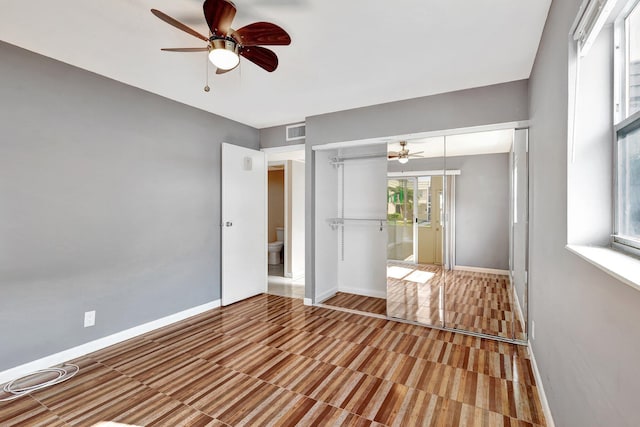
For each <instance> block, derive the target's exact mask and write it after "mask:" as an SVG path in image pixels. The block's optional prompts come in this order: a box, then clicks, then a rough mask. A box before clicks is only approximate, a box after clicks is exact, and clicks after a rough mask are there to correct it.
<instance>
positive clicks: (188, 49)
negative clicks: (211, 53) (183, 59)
mask: <svg viewBox="0 0 640 427" xmlns="http://www.w3.org/2000/svg"><path fill="white" fill-rule="evenodd" d="M160 50H163V51H165V52H206V51H208V50H209V48H208V47H165V48H162V49H160Z"/></svg>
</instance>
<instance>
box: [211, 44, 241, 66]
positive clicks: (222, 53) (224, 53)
mask: <svg viewBox="0 0 640 427" xmlns="http://www.w3.org/2000/svg"><path fill="white" fill-rule="evenodd" d="M209 61H211V63H212V64H213V65H214V66H215V67H216V68H220V69H221V70H231V69H232V68H235V67H236V66H237V65H238V63H239V62H240V57H239V56H238V44H237V43H235V42H233V41H232V40H226V39H215V40H212V41H211V50H210V51H209Z"/></svg>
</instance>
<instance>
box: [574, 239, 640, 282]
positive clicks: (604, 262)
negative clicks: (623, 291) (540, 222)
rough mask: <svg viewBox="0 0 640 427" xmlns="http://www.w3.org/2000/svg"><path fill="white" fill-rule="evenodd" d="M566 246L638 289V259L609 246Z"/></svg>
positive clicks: (639, 276)
mask: <svg viewBox="0 0 640 427" xmlns="http://www.w3.org/2000/svg"><path fill="white" fill-rule="evenodd" d="M566 248H567V249H568V250H569V251H571V252H573V253H574V254H576V255H578V256H579V257H580V258H582V259H584V260H585V261H587V262H588V263H590V264H593V265H594V266H596V267H598V268H599V269H600V270H602V271H604V272H605V273H607V274H609V275H610V276H613V277H615V278H616V279H618V280H620V281H621V282H623V283H625V284H627V285H629V286H631V287H632V288H635V289H637V290H639V291H640V260H639V259H636V258H633V257H631V256H629V255H625V254H623V253H621V252H618V251H615V250H613V249H610V248H604V247H597V246H579V245H567V246H566Z"/></svg>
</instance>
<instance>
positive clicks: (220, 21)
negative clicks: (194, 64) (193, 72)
mask: <svg viewBox="0 0 640 427" xmlns="http://www.w3.org/2000/svg"><path fill="white" fill-rule="evenodd" d="M202 8H203V10H204V18H205V20H206V21H207V25H208V26H209V37H207V36H205V35H204V34H201V33H199V32H197V31H196V30H194V29H193V28H190V27H188V26H186V25H185V24H183V23H182V22H180V21H178V20H176V19H174V18H172V17H170V16H169V15H167V14H166V13H163V12H160V11H159V10H157V9H151V13H153V14H154V15H155V16H157V17H158V18H160V19H161V20H163V21H164V22H166V23H167V24H169V25H173V26H174V27H176V28H178V29H179V30H182V31H184V32H185V33H188V34H191V35H192V36H194V37H197V38H199V39H200V40H202V41H204V42H206V46H204V47H187V48H164V49H161V50H163V51H166V52H209V60H210V61H211V63H212V64H213V65H215V67H216V68H217V70H216V74H223V73H226V72H228V71H231V70H233V69H234V68H236V67H237V66H238V64H239V63H240V56H242V57H244V58H246V59H248V60H249V61H251V62H253V63H254V64H256V65H257V66H259V67H261V68H264V69H265V70H267V71H269V72H272V71H274V70H275V69H276V68H278V57H277V56H276V54H275V53H274V52H273V51H271V50H269V49H267V48H264V47H262V46H258V45H267V46H269V45H271V46H275V45H289V44H291V37H289V34H287V32H286V31H285V30H283V29H282V28H280V27H279V26H277V25H276V24H272V23H270V22H254V23H253V24H249V25H245V26H244V27H242V28H239V29H237V30H234V29H232V28H231V21H233V18H234V17H235V15H236V6H235V5H234V4H233V3H231V2H230V1H228V0H205V2H204V4H203V5H202Z"/></svg>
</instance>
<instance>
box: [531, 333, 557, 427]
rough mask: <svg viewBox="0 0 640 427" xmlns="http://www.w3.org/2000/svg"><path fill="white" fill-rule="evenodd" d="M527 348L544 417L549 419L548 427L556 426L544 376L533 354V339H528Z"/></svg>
mask: <svg viewBox="0 0 640 427" xmlns="http://www.w3.org/2000/svg"><path fill="white" fill-rule="evenodd" d="M527 349H528V350H529V357H531V367H532V368H533V375H534V376H535V378H536V387H537V388H538V397H540V403H541V404H542V411H543V412H544V418H545V420H546V421H547V427H555V426H556V424H555V422H554V421H553V416H552V415H551V408H550V407H549V401H548V400H547V395H546V393H545V392H544V386H543V385H542V376H541V375H540V371H539V370H538V364H537V363H536V358H535V356H534V354H533V348H532V347H531V340H528V341H527Z"/></svg>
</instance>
